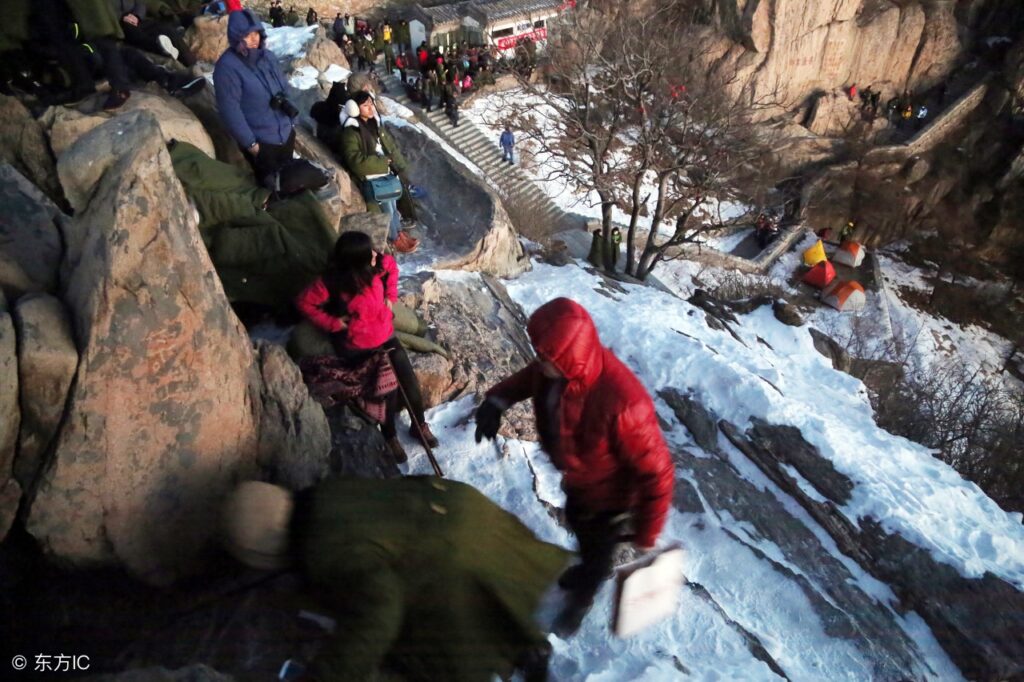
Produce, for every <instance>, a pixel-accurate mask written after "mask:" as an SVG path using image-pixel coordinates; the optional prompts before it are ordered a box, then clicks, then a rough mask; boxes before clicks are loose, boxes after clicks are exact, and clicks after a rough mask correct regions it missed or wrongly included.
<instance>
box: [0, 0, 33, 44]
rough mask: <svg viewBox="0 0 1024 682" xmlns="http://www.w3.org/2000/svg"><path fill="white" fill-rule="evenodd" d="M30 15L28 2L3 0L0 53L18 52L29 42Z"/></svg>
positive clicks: (28, 0)
mask: <svg viewBox="0 0 1024 682" xmlns="http://www.w3.org/2000/svg"><path fill="white" fill-rule="evenodd" d="M31 15H32V4H31V2H30V0H4V3H3V21H0V52H7V51H8V50H20V49H21V46H22V45H23V44H24V43H27V42H28V41H29V39H30V38H31V32H30V28H29V18H30V17H31Z"/></svg>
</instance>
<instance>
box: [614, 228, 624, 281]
mask: <svg viewBox="0 0 1024 682" xmlns="http://www.w3.org/2000/svg"><path fill="white" fill-rule="evenodd" d="M611 238H612V244H611V248H612V270H615V269H617V268H618V267H619V256H620V255H621V250H620V249H619V245H620V244H621V243H622V231H621V230H619V228H617V227H613V228H612V234H611Z"/></svg>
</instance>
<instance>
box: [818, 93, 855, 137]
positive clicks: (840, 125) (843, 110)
mask: <svg viewBox="0 0 1024 682" xmlns="http://www.w3.org/2000/svg"><path fill="white" fill-rule="evenodd" d="M859 119H860V101H859V100H856V101H851V100H850V98H849V97H848V96H847V95H846V94H845V93H843V92H838V91H832V92H826V93H824V94H822V95H821V96H820V97H818V98H817V99H816V100H815V101H814V105H813V106H812V108H811V113H810V116H809V117H808V120H807V128H808V129H809V130H810V131H811V132H812V133H817V134H818V135H830V134H838V133H841V132H843V131H846V130H850V129H851V128H852V127H853V125H854V124H855V123H856V122H857V121H858V120H859Z"/></svg>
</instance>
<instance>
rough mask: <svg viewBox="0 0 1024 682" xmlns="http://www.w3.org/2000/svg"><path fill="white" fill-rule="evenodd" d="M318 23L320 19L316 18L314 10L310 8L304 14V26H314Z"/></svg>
mask: <svg viewBox="0 0 1024 682" xmlns="http://www.w3.org/2000/svg"><path fill="white" fill-rule="evenodd" d="M319 22H320V17H318V16H317V14H316V10H315V9H313V8H312V7H310V8H309V11H308V12H306V26H316V25H317V24H318V23H319Z"/></svg>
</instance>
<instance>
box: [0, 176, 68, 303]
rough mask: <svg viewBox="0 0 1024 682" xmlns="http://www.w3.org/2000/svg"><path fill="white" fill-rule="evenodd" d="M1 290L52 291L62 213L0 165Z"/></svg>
mask: <svg viewBox="0 0 1024 682" xmlns="http://www.w3.org/2000/svg"><path fill="white" fill-rule="evenodd" d="M0 205H2V206H3V210H2V211H0V291H3V292H5V293H7V295H8V296H10V297H11V298H16V297H18V296H20V295H22V294H24V293H26V292H30V291H50V292H52V291H55V290H56V288H57V273H58V270H59V268H60V258H61V251H62V248H63V247H62V246H61V236H60V225H61V224H62V223H63V222H64V221H65V220H66V218H65V216H64V214H63V213H61V212H60V210H59V209H58V208H57V207H56V206H55V205H54V204H53V203H52V202H51V201H50V200H49V199H48V198H47V197H46V196H45V195H44V194H43V193H42V192H40V191H39V190H38V189H37V188H36V187H35V186H34V185H33V184H32V183H31V182H29V181H28V180H26V179H25V177H24V176H22V174H21V173H19V172H18V171H17V170H16V169H15V168H14V167H12V166H10V165H8V164H6V163H4V164H0Z"/></svg>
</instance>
